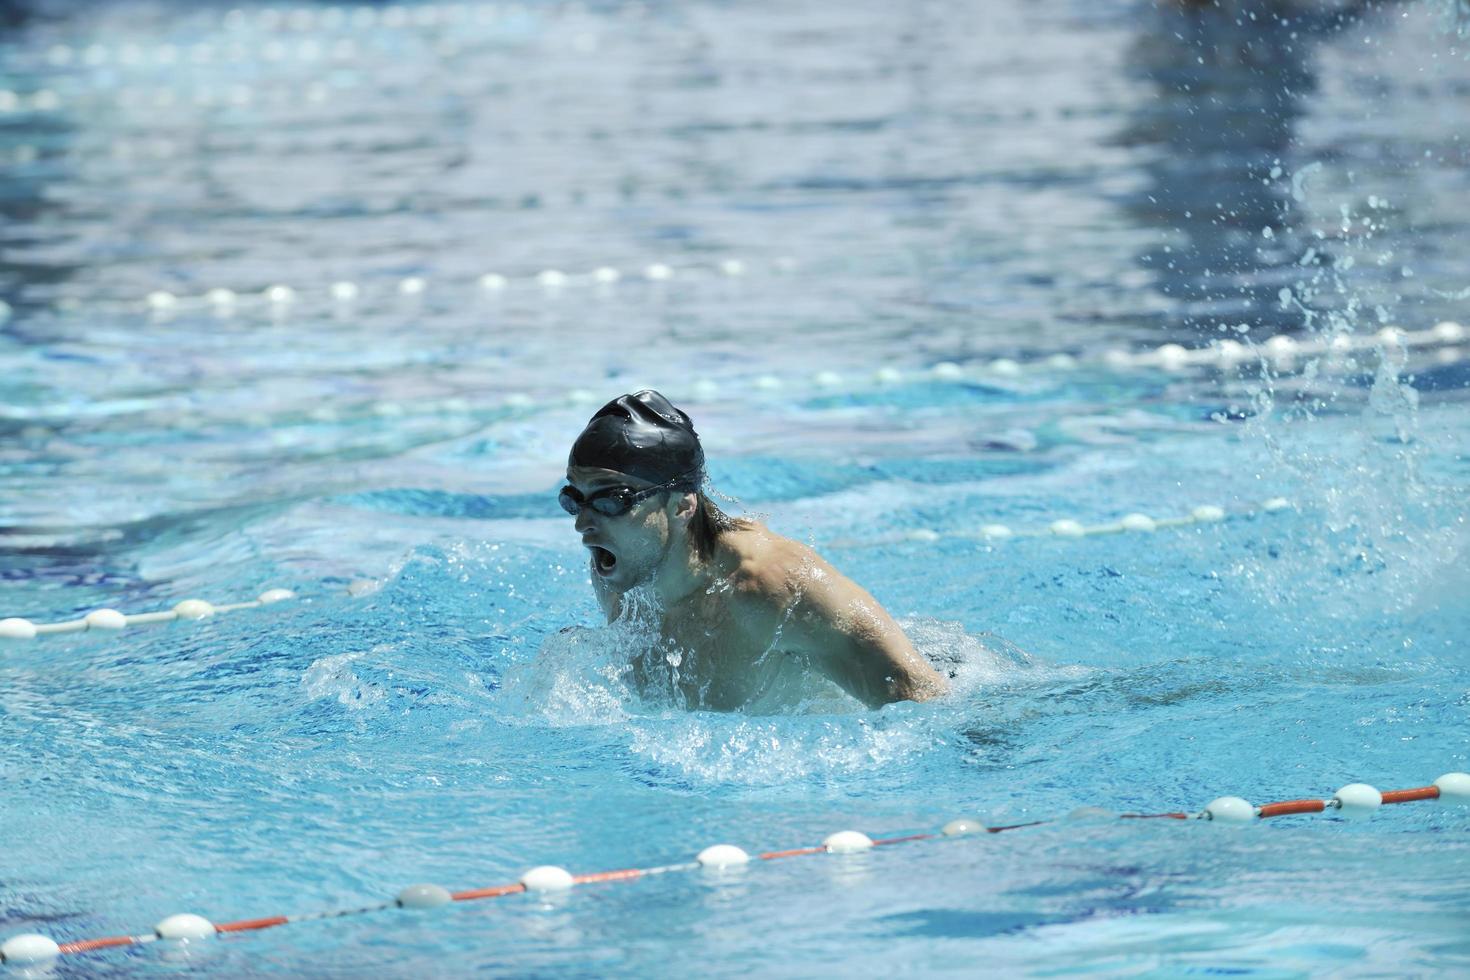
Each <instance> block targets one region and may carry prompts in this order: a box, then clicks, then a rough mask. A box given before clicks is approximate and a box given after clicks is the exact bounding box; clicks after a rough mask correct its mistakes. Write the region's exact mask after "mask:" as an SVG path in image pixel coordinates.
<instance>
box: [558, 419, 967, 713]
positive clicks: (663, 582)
mask: <svg viewBox="0 0 1470 980" xmlns="http://www.w3.org/2000/svg"><path fill="white" fill-rule="evenodd" d="M703 485H704V450H703V448H702V447H701V446H700V444H699V436H698V434H696V433H695V431H694V426H693V424H692V423H691V422H690V421H689V417H688V416H687V415H685V414H684V413H683V412H682V411H680V410H679V409H677V408H675V407H674V406H673V405H672V404H670V403H669V401H668V399H666V398H664V396H663V395H661V394H659V393H658V392H656V391H639V392H636V393H634V394H631V395H623V396H621V397H619V398H615V399H613V400H612V401H610V402H608V403H607V404H606V405H604V406H603V407H602V408H600V409H599V410H598V411H597V413H596V414H594V415H593V416H592V418H591V419H590V420H589V421H588V423H587V427H586V428H585V429H583V430H582V434H581V435H579V436H578V437H577V440H576V442H575V443H574V444H573V445H572V450H571V453H570V454H569V456H568V458H567V485H566V486H565V487H563V488H562V490H561V493H560V494H559V497H558V499H559V501H560V503H561V506H562V507H563V509H565V510H566V511H567V513H569V514H573V515H575V516H576V518H577V522H576V528H577V531H578V533H580V534H581V536H582V544H583V545H585V546H586V547H587V548H588V549H589V550H590V551H591V561H590V565H591V572H592V587H593V590H594V591H595V592H596V594H597V600H598V602H599V604H600V605H601V606H602V609H603V612H605V613H606V614H607V620H608V622H609V623H612V622H615V621H617V620H619V619H620V618H627V617H632V616H645V617H647V618H648V620H649V621H650V622H651V624H652V626H653V628H655V629H656V630H657V638H658V639H657V643H656V647H657V649H656V650H653V651H644V652H642V653H640V654H639V655H638V656H635V658H634V661H633V677H634V681H635V683H636V684H637V685H638V686H639V687H640V688H642V689H647V688H648V687H650V686H656V680H655V679H656V678H657V677H660V676H662V677H664V678H666V679H667V680H669V681H671V683H672V688H673V689H674V691H675V692H677V694H678V695H679V696H682V698H683V699H684V701H685V702H686V703H687V705H688V706H689V707H691V708H711V709H715V710H724V711H729V710H734V709H737V708H741V707H745V706H748V705H751V704H753V703H754V702H756V701H757V700H758V699H760V698H761V697H762V696H763V695H764V694H765V693H766V690H767V688H768V687H769V686H770V685H771V683H772V680H771V679H772V678H773V677H774V676H775V675H777V674H779V673H780V672H781V670H782V668H783V666H787V665H789V664H790V663H791V662H792V661H795V662H797V663H798V664H799V665H800V666H802V667H805V668H806V669H808V670H814V671H817V672H819V673H821V674H822V675H824V676H826V677H827V678H829V679H831V680H832V681H834V682H836V683H837V684H838V685H839V686H840V687H841V688H842V689H843V690H845V691H847V692H848V693H849V694H851V695H852V696H853V697H855V698H857V699H858V700H860V701H862V702H863V703H865V704H867V705H868V706H869V707H878V706H879V705H883V704H887V703H888V702H890V701H903V700H912V701H924V700H927V699H929V698H932V697H935V696H937V695H940V694H943V693H944V692H945V690H946V686H945V682H944V680H943V679H942V678H941V677H940V676H939V674H938V673H936V672H935V671H934V669H933V668H932V667H930V666H929V664H928V663H927V662H926V661H925V660H924V658H923V657H921V656H920V655H919V654H918V652H917V651H915V650H914V648H913V645H912V644H911V643H909V641H908V639H907V637H905V636H904V634H903V631H902V630H900V629H899V628H898V624H897V623H895V622H894V621H893V618H892V617H891V616H889V615H888V613H887V612H885V611H884V610H883V607H882V606H880V605H879V604H878V603H877V601H875V600H874V599H873V597H872V596H870V595H869V594H868V593H867V592H865V591H864V590H863V589H862V588H860V587H859V586H858V585H856V584H855V583H854V582H852V581H851V580H849V579H847V578H846V577H844V576H843V575H842V574H840V573H839V572H838V571H837V570H836V569H834V568H833V567H832V566H831V565H829V564H827V562H825V561H823V560H822V558H821V557H820V556H819V555H817V554H816V552H814V551H812V549H810V548H808V547H806V546H805V545H802V544H799V543H798V542H795V541H791V540H788V539H786V538H783V537H781V536H780V535H778V534H775V533H773V532H771V531H769V530H767V529H766V528H765V527H763V526H761V525H760V524H759V523H757V522H755V521H751V520H744V519H739V520H737V519H734V518H731V517H729V516H727V515H726V514H724V513H723V512H722V511H721V510H720V509H719V508H718V507H717V506H715V504H714V503H713V502H712V501H711V500H710V499H709V497H707V496H706V495H705V493H704V491H703ZM670 668H672V669H670Z"/></svg>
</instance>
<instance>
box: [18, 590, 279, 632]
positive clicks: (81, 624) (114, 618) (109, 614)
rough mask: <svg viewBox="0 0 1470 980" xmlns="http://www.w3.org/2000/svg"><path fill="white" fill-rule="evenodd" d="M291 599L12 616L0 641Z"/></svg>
mask: <svg viewBox="0 0 1470 980" xmlns="http://www.w3.org/2000/svg"><path fill="white" fill-rule="evenodd" d="M294 598H296V593H295V592H292V591H291V590H290V589H266V590H265V591H264V592H262V593H261V594H260V595H259V596H257V597H256V598H254V599H251V600H249V601H247V602H231V603H226V604H223V605H218V606H217V605H215V604H214V603H212V602H207V601H205V600H204V599H185V600H184V601H182V602H179V603H177V604H175V605H174V607H173V608H172V609H164V610H160V611H158V612H146V613H134V614H132V615H128V614H126V613H120V612H118V611H117V610H116V609H94V610H92V611H91V612H89V613H87V615H85V616H83V617H81V618H80V619H68V620H64V621H62V622H59V623H33V622H31V621H30V620H29V619H22V618H20V617H19V616H11V617H9V618H7V619H0V640H33V639H35V638H36V637H38V636H50V635H53V634H57V633H82V632H86V631H89V630H97V631H104V632H116V631H117V630H121V629H126V628H127V627H129V626H144V625H147V624H150V623H172V622H175V621H177V620H181V619H182V620H200V619H208V618H209V617H211V616H214V615H217V614H220V613H230V612H235V611H237V610H240V609H259V608H261V607H262V606H269V605H274V604H275V603H277V602H282V601H284V600H286V599H294Z"/></svg>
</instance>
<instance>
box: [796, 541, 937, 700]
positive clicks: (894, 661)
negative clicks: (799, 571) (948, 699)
mask: <svg viewBox="0 0 1470 980" xmlns="http://www.w3.org/2000/svg"><path fill="white" fill-rule="evenodd" d="M812 571H813V572H815V574H810V573H808V574H804V575H803V576H802V579H803V581H802V582H801V583H800V588H799V591H798V594H797V595H796V597H795V601H794V604H793V605H792V606H791V607H790V610H791V614H790V615H789V616H788V617H787V625H786V627H785V628H784V629H783V633H784V634H785V637H787V638H790V639H792V640H795V641H796V642H795V643H794V644H793V646H794V647H796V648H797V649H799V650H800V651H801V652H803V653H806V654H807V655H808V656H810V657H811V658H812V662H813V663H814V664H815V665H816V666H818V667H819V668H820V669H822V670H823V671H824V672H825V673H826V674H827V676H828V677H830V678H832V680H834V681H836V682H837V684H839V685H840V686H841V687H842V688H843V690H845V691H847V692H848V693H849V694H851V695H852V696H853V697H855V698H857V699H858V700H860V701H862V702H863V703H864V704H866V705H867V706H868V707H870V708H877V707H881V706H882V705H885V704H888V703H890V702H892V701H927V700H929V699H930V698H935V697H939V696H940V695H942V694H944V693H946V692H947V691H948V689H949V688H948V685H947V684H946V683H945V681H944V678H943V677H941V676H939V674H938V672H937V671H935V670H934V668H933V667H931V666H929V663H928V661H926V660H925V659H924V658H923V657H922V656H921V655H920V654H919V652H918V651H917V650H915V649H914V645H913V644H912V643H910V642H909V639H908V637H906V636H904V635H903V630H901V629H899V627H898V624H897V623H895V622H894V621H893V617H892V616H890V615H888V613H887V612H886V611H885V610H884V609H883V607H882V606H880V605H879V604H878V601H877V600H876V599H874V598H873V597H872V596H871V595H869V594H868V593H867V591H866V590H864V589H863V588H862V587H860V586H859V585H857V584H856V583H855V582H853V581H851V580H850V579H848V578H845V577H844V576H843V575H842V574H841V573H839V572H838V571H837V570H836V569H834V568H832V567H831V566H830V565H828V564H827V563H826V562H823V561H820V560H818V563H817V565H816V566H815V568H814V569H813V570H812Z"/></svg>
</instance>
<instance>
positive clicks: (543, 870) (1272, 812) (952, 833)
mask: <svg viewBox="0 0 1470 980" xmlns="http://www.w3.org/2000/svg"><path fill="white" fill-rule="evenodd" d="M1428 800H1438V801H1440V802H1442V803H1453V804H1459V805H1466V804H1470V774H1467V773H1463V772H1451V773H1446V774H1445V775H1443V776H1440V777H1439V778H1438V779H1436V780H1435V781H1434V782H1433V783H1432V784H1430V785H1428V786H1419V787H1415V788H1412V789H1401V790H1389V791H1387V792H1381V791H1379V790H1377V789H1375V788H1374V787H1372V786H1369V785H1367V784H1366V783H1349V784H1348V785H1346V786H1344V787H1342V788H1341V789H1339V790H1338V791H1337V792H1336V793H1334V794H1333V795H1332V796H1331V797H1330V798H1328V799H1296V800H1284V801H1282V802H1279V803H1266V804H1262V805H1260V806H1255V805H1253V804H1251V803H1249V802H1247V801H1246V800H1244V799H1241V798H1240V797H1238V796H1222V797H1219V798H1217V799H1214V800H1211V801H1210V802H1209V803H1208V804H1206V805H1205V807H1204V809H1202V810H1200V811H1198V812H1196V813H1186V812H1171V813H1121V814H1118V813H1112V812H1111V811H1108V810H1104V809H1101V808H1099V807H1080V808H1078V809H1077V810H1073V811H1072V812H1071V813H1069V814H1067V815H1066V817H1064V818H1062V819H1067V820H1097V819H1102V818H1118V819H1124V820H1148V819H1169V820H1207V821H1211V822H1213V823H1221V824H1245V823H1250V822H1252V821H1254V820H1257V819H1266V818H1270V817H1278V816H1287V815H1292V814H1306V813H1326V812H1329V811H1330V812H1332V813H1335V814H1337V815H1338V816H1341V817H1344V818H1346V819H1349V820H1363V819H1366V818H1368V817H1371V816H1372V815H1373V814H1374V812H1376V811H1377V810H1378V808H1379V807H1380V806H1383V805H1385V804H1393V803H1411V802H1418V801H1428ZM1056 822H1058V821H1057V820H1056V819H1048V820H1032V821H1029V822H1027V823H1018V824H1009V825H1005V826H994V827H992V826H986V825H985V824H984V823H982V822H981V821H979V820H977V819H974V818H970V817H960V818H957V819H954V820H951V821H949V822H948V823H946V824H945V825H944V826H943V827H942V828H940V829H939V830H937V831H932V832H927V833H919V834H906V835H903V836H899V837H879V838H872V837H869V836H868V835H867V834H865V833H863V832H862V831H858V830H841V831H838V832H836V833H833V834H829V835H828V836H827V837H826V838H825V839H824V840H823V841H822V843H821V844H817V845H810V846H804V847H791V848H785V849H782V850H768V851H758V852H756V853H755V854H753V855H752V854H750V853H748V852H747V851H745V850H744V849H743V848H741V847H738V846H737V845H734V844H713V845H711V846H709V847H706V848H705V849H704V850H702V851H700V852H699V854H698V855H696V856H695V858H694V859H693V860H692V861H681V862H676V863H671V864H664V865H656V866H653V867H647V868H618V869H614V870H611V871H594V872H587V873H583V874H573V873H572V872H570V871H568V870H566V869H565V868H562V867H558V866H556V865H538V866H537V867H534V868H531V869H530V870H529V871H527V872H525V873H524V874H523V875H521V876H520V878H519V879H518V880H516V881H514V882H510V883H506V884H500V885H490V886H487V887H479V888H468V889H463V890H461V891H450V890H449V889H448V888H445V887H444V886H442V885H437V884H415V885H409V886H408V887H406V888H404V889H402V890H401V891H400V892H399V893H398V894H397V895H396V896H395V897H394V898H392V899H389V900H386V901H380V902H375V903H372V904H368V905H361V906H354V907H351V908H346V909H335V910H326V911H318V912H307V913H302V914H297V915H270V916H262V917H258V918H252V919H239V920H236V921H233V922H223V923H214V922H211V921H210V920H209V919H206V918H205V917H204V916H202V915H198V914H195V913H192V912H183V913H178V914H175V915H170V916H167V917H165V918H164V919H163V920H162V921H160V922H159V923H158V924H157V925H156V926H154V927H153V929H152V931H151V932H142V933H138V934H136V935H123V936H102V937H99V938H95V939H77V940H71V941H68V942H62V943H58V942H57V941H56V940H54V939H52V938H51V937H49V936H44V935H41V934H39V933H23V934H21V935H17V936H11V937H10V938H9V939H7V940H5V942H4V943H3V944H0V962H4V963H13V964H16V965H26V964H38V963H46V962H49V961H51V960H54V959H55V958H57V957H58V956H70V955H74V954H77V953H88V952H95V951H97V950H103V949H113V948H118V947H123V946H142V945H146V944H148V943H153V942H158V941H160V940H172V941H177V942H184V943H188V942H197V941H200V940H204V939H208V938H210V937H213V936H220V935H229V934H231V933H243V932H259V931H262V930H265V929H273V928H276V927H277V926H283V925H288V924H290V923H293V922H310V921H314V920H319V919H334V918H343V917H346V916H355V915H367V914H370V913H373V912H383V911H387V910H389V909H394V908H403V909H433V908H440V907H442V906H445V905H449V904H450V903H452V902H468V901H475V900H480V899H490V898H504V897H507V896H510V895H518V894H527V893H529V894H532V895H542V896H544V895H547V894H551V893H557V892H565V891H569V890H571V889H573V888H576V887H578V886H581V885H592V884H615V883H621V882H629V881H637V880H639V879H642V878H650V877H655V876H658V875H663V874H675V873H680V872H692V871H698V870H707V871H710V872H715V873H718V872H730V871H734V870H736V869H740V868H743V867H744V866H746V865H748V864H751V863H752V862H755V861H779V860H785V859H787V858H796V857H806V856H810V855H816V854H835V855H852V854H859V853H862V852H864V851H868V850H871V849H873V848H875V847H887V846H892V845H895V844H908V843H920V842H926V841H927V842H934V841H940V840H945V839H950V838H956V837H965V836H973V835H977V834H981V833H990V834H998V833H1002V832H1004V831H1008V830H1020V829H1023V828H1026V827H1037V826H1041V825H1043V824H1048V823H1056Z"/></svg>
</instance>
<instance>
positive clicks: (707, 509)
mask: <svg viewBox="0 0 1470 980" xmlns="http://www.w3.org/2000/svg"><path fill="white" fill-rule="evenodd" d="M694 496H695V503H694V516H693V517H691V518H690V519H689V543H690V544H692V545H693V546H694V553H695V554H696V555H698V556H699V557H700V559H701V560H704V561H708V560H709V557H710V556H711V555H713V554H714V553H715V544H716V543H717V542H718V541H719V540H720V535H722V534H724V533H725V532H726V531H733V530H735V529H736V528H740V527H748V526H749V524H750V522H749V521H746V520H744V519H743V518H739V517H731V516H730V515H729V514H727V513H725V512H724V511H722V510H720V508H719V506H718V505H716V504H715V502H714V501H713V500H711V499H709V496H708V495H706V494H705V492H704V491H703V490H696V491H694Z"/></svg>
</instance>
